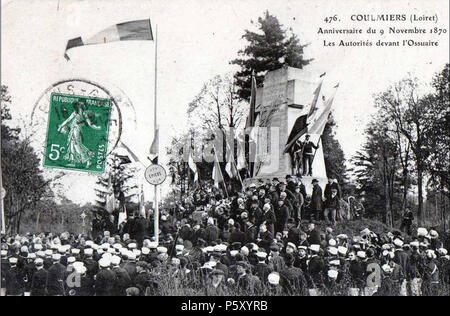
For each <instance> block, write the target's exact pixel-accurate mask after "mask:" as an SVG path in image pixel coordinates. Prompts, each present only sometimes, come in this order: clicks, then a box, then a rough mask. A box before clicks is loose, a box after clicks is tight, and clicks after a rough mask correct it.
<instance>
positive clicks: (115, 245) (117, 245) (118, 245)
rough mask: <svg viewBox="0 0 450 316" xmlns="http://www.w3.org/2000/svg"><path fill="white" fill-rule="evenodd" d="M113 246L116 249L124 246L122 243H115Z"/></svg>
mask: <svg viewBox="0 0 450 316" xmlns="http://www.w3.org/2000/svg"><path fill="white" fill-rule="evenodd" d="M113 248H114V249H116V250H120V249H122V248H123V246H122V245H121V244H114V245H113Z"/></svg>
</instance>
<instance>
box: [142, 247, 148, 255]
mask: <svg viewBox="0 0 450 316" xmlns="http://www.w3.org/2000/svg"><path fill="white" fill-rule="evenodd" d="M141 252H142V254H143V255H148V254H149V253H150V249H148V248H147V247H142V250H141Z"/></svg>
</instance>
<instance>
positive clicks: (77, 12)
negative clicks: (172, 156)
mask: <svg viewBox="0 0 450 316" xmlns="http://www.w3.org/2000/svg"><path fill="white" fill-rule="evenodd" d="M58 2H59V9H58ZM265 10H269V12H270V13H272V14H274V15H275V16H277V17H278V19H279V20H280V22H281V23H282V24H283V25H284V26H286V27H292V29H293V31H294V32H295V33H296V34H297V35H298V36H299V38H300V40H301V42H302V43H309V44H310V45H309V46H308V47H307V48H306V49H305V57H306V58H314V61H313V62H312V63H311V65H309V66H307V70H308V72H309V73H311V74H312V75H313V76H319V75H320V74H321V73H323V72H325V71H326V72H327V76H326V82H325V87H324V89H325V94H327V93H326V92H327V91H330V90H331V87H332V86H334V85H335V84H336V83H337V82H340V88H339V90H338V92H337V95H336V98H335V101H334V105H333V108H334V110H333V112H334V116H335V119H336V121H337V124H338V128H337V133H336V136H337V138H338V140H339V141H340V143H341V145H342V147H343V149H344V152H345V155H346V157H347V158H350V157H351V156H352V155H353V154H354V153H355V151H356V150H358V149H359V148H360V146H361V144H362V142H363V140H364V135H363V132H364V128H365V125H366V124H367V122H368V120H369V119H370V114H371V113H373V106H372V95H373V94H374V93H376V92H378V91H381V90H383V89H385V88H386V87H387V86H388V85H389V84H391V83H393V82H395V81H397V80H400V79H402V78H403V77H405V76H406V75H407V73H408V72H409V73H412V74H413V75H415V76H417V77H419V78H420V79H422V80H424V81H429V80H430V79H431V77H432V75H433V74H434V73H435V72H437V71H439V70H441V69H442V68H443V66H444V64H445V63H447V62H448V55H449V42H448V33H447V35H446V36H442V35H441V36H440V37H438V36H425V37H424V36H417V35H416V36H413V37H412V38H414V39H421V40H428V39H439V46H438V47H437V48H436V47H433V48H431V47H418V48H403V47H399V48H379V47H368V48H366V47H346V48H342V47H337V48H336V47H334V48H329V47H324V46H323V40H324V39H328V40H332V39H333V37H332V36H326V37H324V36H321V35H318V34H317V30H318V28H319V27H320V26H322V27H324V28H325V27H326V28H329V27H339V28H342V27H361V28H364V27H367V26H369V25H370V26H375V27H376V26H377V25H375V24H373V23H372V24H370V23H368V24H364V23H356V22H351V21H350V15H351V14H359V13H361V14H402V13H405V14H408V15H409V14H410V13H417V14H420V15H421V14H427V15H434V14H438V18H439V21H438V23H437V24H434V23H433V24H431V23H430V24H424V25H425V26H426V27H427V28H431V27H435V26H437V27H444V28H446V29H447V32H448V21H449V17H448V11H449V8H448V1H447V0H442V1H432V0H427V1H425V0H423V1H412V0H410V1H386V0H383V1H381V0H379V1H374V0H370V1H369V0H367V1H362V0H361V1H339V2H337V1H320V0H316V1H306V0H304V1H301V0H297V1H274V0H272V1H264V0H244V1H242V0H239V1H238V0H226V1H225V0H170V1H163V0H153V1H148V0H141V1H136V0H135V1H132V0H131V1H130V0H108V1H107V0H103V1H95V0H89V1H87V0H73V1H71V0H60V1H58V0H16V1H14V0H12V1H8V0H6V1H4V0H2V28H1V32H2V40H1V44H2V45H1V47H2V49H1V57H2V67H1V81H2V84H6V85H8V86H9V89H10V94H11V96H12V97H13V104H14V108H13V109H12V115H13V117H14V119H15V121H14V123H15V122H17V123H18V118H22V119H23V120H24V121H25V122H28V121H29V117H30V114H31V110H32V106H33V104H34V103H35V102H36V100H37V98H38V97H39V95H40V94H41V93H42V92H43V91H44V90H45V89H46V88H47V87H48V86H49V85H50V84H52V83H54V82H56V81H58V80H61V79H66V78H72V77H82V78H86V79H90V80H93V81H97V82H99V83H104V84H105V85H113V86H115V87H119V88H120V89H121V90H122V91H123V92H124V93H125V94H126V95H127V96H128V97H129V98H130V100H131V101H132V102H133V105H134V107H135V109H136V115H137V118H138V119H137V125H136V126H132V127H131V128H130V126H128V130H127V126H124V129H125V130H126V131H128V133H129V132H130V130H132V131H133V132H135V133H134V134H128V135H127V136H126V139H125V141H127V142H128V145H129V146H130V147H132V148H133V149H134V150H135V151H136V152H137V153H138V154H139V155H140V156H141V157H145V156H146V154H147V152H148V148H149V146H150V144H151V140H152V135H153V134H152V133H153V131H152V125H153V112H152V109H153V94H154V91H153V69H154V64H153V60H154V55H153V52H154V43H153V42H120V43H111V44H108V45H97V46H89V47H82V48H75V49H72V50H71V51H69V55H70V57H71V61H70V62H67V61H66V60H65V59H64V58H63V52H64V48H65V45H66V42H67V40H68V39H71V38H74V37H77V36H89V35H93V34H95V33H96V32H98V31H100V30H102V29H104V28H106V27H108V26H110V25H113V24H116V23H120V22H124V21H130V20H136V19H144V18H148V17H150V18H151V21H152V25H153V28H154V29H155V26H156V25H158V107H159V109H158V116H159V125H160V137H161V139H160V148H164V147H166V146H167V145H168V142H169V140H170V137H171V136H173V135H175V134H177V133H179V132H180V131H181V130H182V128H183V126H184V125H185V124H186V117H187V115H186V109H187V105H188V103H189V102H190V101H191V100H192V99H193V97H194V96H195V95H196V94H197V93H198V92H199V91H200V89H201V86H202V84H203V83H204V82H206V81H207V80H209V79H211V78H212V77H214V76H215V75H217V74H225V73H228V72H230V71H234V70H236V68H234V67H233V66H231V65H230V64H229V61H230V60H232V59H234V58H236V57H237V52H238V50H239V49H242V48H243V47H244V45H245V42H244V41H243V40H242V39H241V36H242V35H243V33H244V30H245V29H251V30H255V26H254V25H252V24H251V22H250V21H251V20H253V21H256V20H257V18H258V17H259V16H261V15H262V14H263V13H264V11H265ZM334 14H337V15H338V17H339V18H340V19H341V22H340V23H335V24H325V23H324V22H323V20H324V18H325V17H326V16H333V15H334ZM383 25H384V26H385V27H386V26H401V27H411V24H410V23H409V22H399V23H397V24H393V23H384V24H383ZM418 26H421V25H418ZM348 38H349V39H351V37H348ZM366 38H367V35H365V34H364V35H362V36H360V37H358V38H356V37H354V38H353V39H358V40H359V39H366ZM408 38H409V37H408ZM383 39H384V40H389V39H391V40H394V39H396V38H395V37H392V36H391V37H389V36H388V37H386V36H385V37H384V38H383ZM43 128H44V129H45V127H43ZM130 135H131V136H130ZM161 153H164V150H161ZM162 156H163V155H162ZM162 161H163V162H165V161H166V159H165V157H164V156H163V157H162ZM93 181H94V177H92V176H84V175H83V176H74V175H71V176H68V177H66V179H65V180H64V181H63V184H64V186H65V187H66V188H67V190H66V192H67V197H69V198H70V199H72V200H74V201H76V202H84V201H91V200H92V198H93V197H94V193H93V190H92V184H93ZM168 182H169V181H168ZM166 189H167V186H165V187H164V190H166ZM147 190H148V191H150V188H149V187H146V191H147Z"/></svg>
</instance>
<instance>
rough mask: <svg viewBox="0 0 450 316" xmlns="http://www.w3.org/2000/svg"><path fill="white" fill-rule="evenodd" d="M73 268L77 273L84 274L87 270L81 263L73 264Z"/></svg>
mask: <svg viewBox="0 0 450 316" xmlns="http://www.w3.org/2000/svg"><path fill="white" fill-rule="evenodd" d="M73 269H74V270H75V273H78V274H85V273H86V271H87V269H86V267H85V266H82V265H77V266H73Z"/></svg>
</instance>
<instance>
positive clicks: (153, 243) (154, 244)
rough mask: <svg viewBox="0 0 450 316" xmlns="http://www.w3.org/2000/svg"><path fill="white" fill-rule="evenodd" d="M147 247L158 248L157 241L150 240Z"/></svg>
mask: <svg viewBox="0 0 450 316" xmlns="http://www.w3.org/2000/svg"><path fill="white" fill-rule="evenodd" d="M148 248H150V249H156V248H158V243H157V242H156V241H151V242H149V243H148Z"/></svg>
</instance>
